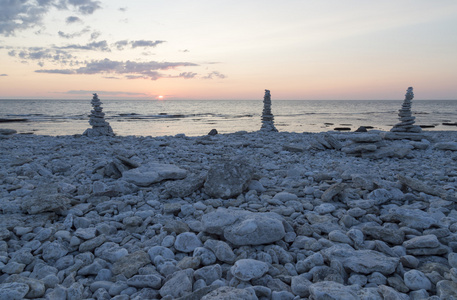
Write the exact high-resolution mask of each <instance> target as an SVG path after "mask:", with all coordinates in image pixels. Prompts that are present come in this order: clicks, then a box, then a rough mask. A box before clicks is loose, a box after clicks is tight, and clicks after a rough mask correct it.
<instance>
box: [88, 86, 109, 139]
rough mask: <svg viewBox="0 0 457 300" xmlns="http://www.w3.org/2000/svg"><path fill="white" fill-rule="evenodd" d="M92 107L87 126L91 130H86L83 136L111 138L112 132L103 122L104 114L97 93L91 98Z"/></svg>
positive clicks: (107, 124) (106, 123)
mask: <svg viewBox="0 0 457 300" xmlns="http://www.w3.org/2000/svg"><path fill="white" fill-rule="evenodd" d="M91 103H92V107H93V108H94V109H93V110H91V114H90V119H89V124H90V125H92V128H88V129H86V131H84V133H83V135H86V136H103V135H106V136H113V135H114V132H113V129H112V128H111V126H110V125H109V123H108V122H106V121H105V113H104V112H103V108H102V107H101V104H102V102H101V101H100V99H98V95H97V93H95V94H94V97H93V98H92V101H91Z"/></svg>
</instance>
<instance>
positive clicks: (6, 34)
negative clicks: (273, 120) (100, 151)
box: [0, 0, 457, 100]
mask: <svg viewBox="0 0 457 300" xmlns="http://www.w3.org/2000/svg"><path fill="white" fill-rule="evenodd" d="M456 53H457V1H455V0H433V1H431V0H395V1H393V0H383V1H366V0H344V1H342V0H284V1H277V0H276V1H272V0H230V1H229V0H193V1H189V0H167V1H165V0H135V1H120V0H110V1H108V0H100V1H99V0H0V99H41V98H42V99H90V98H92V93H94V92H97V93H98V94H99V97H100V98H101V99H163V100H173V99H176V100H193V99H202V100H207V99H208V100H211V99H215V100H231V99H234V100H243V99H246V100H255V99H263V95H264V89H269V90H271V95H272V99H273V100H320V99H325V100H351V99H354V100H363V99H367V100H383V99H396V100H399V99H404V94H405V91H406V89H407V88H408V87H409V86H413V87H414V93H415V99H418V100H429V99H444V100H448V99H452V100H454V99H457V55H456Z"/></svg>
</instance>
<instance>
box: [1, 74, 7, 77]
mask: <svg viewBox="0 0 457 300" xmlns="http://www.w3.org/2000/svg"><path fill="white" fill-rule="evenodd" d="M3 76H8V74H0V77H3Z"/></svg>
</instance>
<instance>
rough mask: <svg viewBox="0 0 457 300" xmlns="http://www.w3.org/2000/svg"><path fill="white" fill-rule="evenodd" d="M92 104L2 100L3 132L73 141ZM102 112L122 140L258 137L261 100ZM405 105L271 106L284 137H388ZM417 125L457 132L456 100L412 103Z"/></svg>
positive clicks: (154, 104) (139, 105)
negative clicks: (338, 132) (342, 133)
mask: <svg viewBox="0 0 457 300" xmlns="http://www.w3.org/2000/svg"><path fill="white" fill-rule="evenodd" d="M90 102H91V101H90V99H89V100H55V99H53V100H45V99H37V100H22V99H21V100H18V99H11V100H0V128H1V129H14V130H16V131H17V132H18V133H22V134H35V135H50V136H59V135H75V134H82V133H83V132H84V131H85V130H86V129H87V128H90V127H91V126H90V125H89V123H88V121H89V115H90V111H91V109H92V106H91V103H90ZM102 103H103V104H102V107H103V112H104V113H105V119H106V121H108V122H109V123H110V125H111V127H112V129H113V131H114V132H115V134H116V135H119V136H174V135H177V134H185V135H186V136H202V135H206V134H208V133H209V131H211V130H212V129H216V130H217V131H218V132H219V133H234V132H238V131H248V132H252V131H257V130H259V129H260V127H261V115H262V110H263V100H245V101H243V100H109V99H106V100H104V99H102ZM402 103H403V100H273V101H272V107H271V110H272V113H273V115H274V122H275V126H276V128H277V129H278V131H280V132H299V133H301V132H327V131H333V130H335V129H338V128H341V127H343V128H345V129H346V130H351V131H354V130H356V129H357V128H359V127H360V126H365V127H368V128H371V129H375V130H383V131H388V130H390V128H392V126H393V125H394V124H396V123H398V122H399V120H398V118H399V117H398V110H399V109H400V108H401V105H402ZM412 112H413V115H414V116H415V117H416V125H420V126H421V127H423V130H425V131H435V130H439V131H455V130H457V100H413V103H412Z"/></svg>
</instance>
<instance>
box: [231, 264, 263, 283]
mask: <svg viewBox="0 0 457 300" xmlns="http://www.w3.org/2000/svg"><path fill="white" fill-rule="evenodd" d="M230 272H231V273H232V275H233V276H235V277H236V278H238V279H239V280H242V281H249V280H252V279H257V278H260V277H262V276H263V275H265V273H267V272H268V264H267V263H265V262H263V261H259V260H255V259H240V260H237V261H236V262H235V264H234V265H233V266H232V267H231V268H230Z"/></svg>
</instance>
